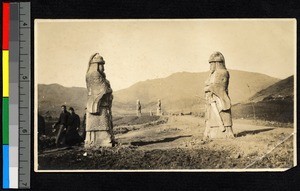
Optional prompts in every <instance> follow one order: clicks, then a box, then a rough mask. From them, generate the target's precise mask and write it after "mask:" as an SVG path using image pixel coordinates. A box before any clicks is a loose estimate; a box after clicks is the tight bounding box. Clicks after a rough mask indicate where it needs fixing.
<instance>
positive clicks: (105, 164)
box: [38, 116, 294, 170]
mask: <svg viewBox="0 0 300 191" xmlns="http://www.w3.org/2000/svg"><path fill="white" fill-rule="evenodd" d="M134 120H135V121H137V119H134ZM153 120H155V121H152V122H148V123H144V124H139V123H133V125H131V124H130V121H128V122H126V123H119V126H118V127H115V132H116V139H117V142H118V143H119V144H118V146H116V147H114V148H95V149H94V150H87V151H86V150H85V149H84V148H83V147H73V148H61V149H45V150H43V152H41V151H40V152H39V155H38V164H39V166H38V169H39V170H77V169H93V170H94V169H96V170H109V169H110V170H111V169H115V170H125V169H127V170H130V169H132V170H134V169H140V170H143V169H144V170H147V169H148V170H152V169H245V168H248V169H253V168H255V169H259V168H291V167H292V166H293V157H294V150H293V138H294V136H293V135H292V134H293V132H294V129H293V128H290V127H285V126H283V127H272V126H258V125H254V124H257V123H254V122H253V121H249V120H241V119H239V120H234V126H233V129H234V133H235V135H236V138H235V139H226V140H225V139H219V140H213V141H206V142H203V141H202V140H201V139H202V136H203V132H204V119H203V118H200V117H194V116H164V117H161V118H160V119H157V118H153ZM283 141H284V142H283ZM85 152H86V155H84V153H85Z"/></svg>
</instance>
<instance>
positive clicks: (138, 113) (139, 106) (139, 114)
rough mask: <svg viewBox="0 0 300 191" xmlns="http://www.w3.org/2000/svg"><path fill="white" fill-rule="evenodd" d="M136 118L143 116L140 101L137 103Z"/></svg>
mask: <svg viewBox="0 0 300 191" xmlns="http://www.w3.org/2000/svg"><path fill="white" fill-rule="evenodd" d="M136 116H137V117H141V116H142V106H141V102H140V100H137V101H136Z"/></svg>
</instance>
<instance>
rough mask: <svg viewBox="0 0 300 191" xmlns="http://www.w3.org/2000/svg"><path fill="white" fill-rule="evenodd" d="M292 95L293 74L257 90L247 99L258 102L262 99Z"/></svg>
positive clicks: (288, 97)
mask: <svg viewBox="0 0 300 191" xmlns="http://www.w3.org/2000/svg"><path fill="white" fill-rule="evenodd" d="M293 96H294V76H290V77H288V78H286V79H283V80H281V81H279V82H277V83H275V84H273V85H271V86H269V87H267V88H266V89H263V90H261V91H259V92H257V93H256V94H255V95H254V96H252V97H251V98H250V99H249V100H250V101H251V102H259V101H263V100H272V99H273V100H274V99H291V98H293Z"/></svg>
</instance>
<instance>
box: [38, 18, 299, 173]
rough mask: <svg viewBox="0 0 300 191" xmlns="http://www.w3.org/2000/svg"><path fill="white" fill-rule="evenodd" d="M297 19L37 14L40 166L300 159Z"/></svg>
mask: <svg viewBox="0 0 300 191" xmlns="http://www.w3.org/2000/svg"><path fill="white" fill-rule="evenodd" d="M296 29H297V25H296V19H35V21H34V85H35V87H34V91H35V93H34V106H35V108H34V109H35V111H34V115H35V121H34V130H35V131H34V170H35V171H36V172H69V171H70V172H72V171H78V172H110V171H111V172H123V171H124V172H126V171H130V172H139V171H145V172H148V171H149V172H152V171H159V172H160V171H170V172H173V171H176V172H177V171H179V172H180V171H184V172H189V171H192V172H198V171H199V172H218V171H220V172H223V171H226V172H227V171H228V172H230V171H232V172H235V171H239V172H247V171H285V170H288V169H290V168H292V167H294V166H296V165H297V164H296V163H297V160H296V159H297V146H296V124H297V123H296V120H297V118H296V116H297V115H296V92H297V91H296V65H297V58H296V57H297V52H296V51H297V48H296V46H297V33H296Z"/></svg>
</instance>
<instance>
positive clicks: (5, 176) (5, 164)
mask: <svg viewBox="0 0 300 191" xmlns="http://www.w3.org/2000/svg"><path fill="white" fill-rule="evenodd" d="M2 148H3V150H2V151H3V188H4V189H7V188H9V146H8V145H3V147H2Z"/></svg>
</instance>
